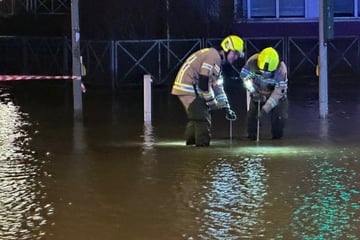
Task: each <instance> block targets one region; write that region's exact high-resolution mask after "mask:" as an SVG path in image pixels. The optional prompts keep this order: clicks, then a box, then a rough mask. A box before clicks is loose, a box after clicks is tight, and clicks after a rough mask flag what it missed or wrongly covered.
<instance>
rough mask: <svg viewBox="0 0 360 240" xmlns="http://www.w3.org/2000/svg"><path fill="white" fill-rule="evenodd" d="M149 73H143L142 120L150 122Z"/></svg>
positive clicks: (150, 80)
mask: <svg viewBox="0 0 360 240" xmlns="http://www.w3.org/2000/svg"><path fill="white" fill-rule="evenodd" d="M151 82H152V79H151V75H144V122H151Z"/></svg>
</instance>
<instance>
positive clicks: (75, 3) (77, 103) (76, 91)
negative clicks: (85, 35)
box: [71, 0, 82, 118]
mask: <svg viewBox="0 0 360 240" xmlns="http://www.w3.org/2000/svg"><path fill="white" fill-rule="evenodd" d="M71 26H72V68H73V75H74V76H79V77H80V79H78V80H73V101H74V116H75V118H82V95H81V94H82V89H81V64H80V26H79V0H72V1H71Z"/></svg>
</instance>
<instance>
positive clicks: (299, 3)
mask: <svg viewBox="0 0 360 240" xmlns="http://www.w3.org/2000/svg"><path fill="white" fill-rule="evenodd" d="M247 2H248V6H250V14H249V15H250V16H249V17H250V18H279V17H305V0H247Z"/></svg>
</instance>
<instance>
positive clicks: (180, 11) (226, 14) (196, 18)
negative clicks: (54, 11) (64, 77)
mask: <svg viewBox="0 0 360 240" xmlns="http://www.w3.org/2000/svg"><path fill="white" fill-rule="evenodd" d="M169 2H170V11H169V12H167V11H166V5H165V4H166V0H137V1H136V0H135V1H123V0H120V1H115V0H103V1H98V0H86V1H84V0H80V1H79V9H80V10H79V11H80V30H81V37H82V38H83V39H90V40H92V39H98V40H109V39H115V40H117V39H152V38H155V39H156V38H166V29H167V27H166V23H167V22H169V25H170V36H171V37H172V38H191V37H218V36H222V35H224V34H228V33H230V31H231V28H232V21H233V6H232V4H233V2H232V1H220V4H221V5H220V6H218V5H216V3H217V2H218V1H216V0H214V2H212V1H211V0H197V1H193V0H179V1H174V0H169ZM225 2H226V3H225ZM195 3H196V5H195ZM211 4H215V6H217V7H218V8H217V9H220V11H218V16H214V15H213V14H212V13H213V12H214V8H212V9H211ZM211 12H212V13H211ZM0 25H1V26H2V27H1V35H24V36H34V35H35V36H70V35H71V17H70V12H69V13H68V14H66V15H32V14H28V13H25V12H18V13H17V15H15V16H10V17H0Z"/></svg>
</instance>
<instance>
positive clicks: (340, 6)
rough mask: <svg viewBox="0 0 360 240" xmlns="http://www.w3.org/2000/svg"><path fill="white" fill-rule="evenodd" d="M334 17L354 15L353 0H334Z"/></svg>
mask: <svg viewBox="0 0 360 240" xmlns="http://www.w3.org/2000/svg"><path fill="white" fill-rule="evenodd" d="M334 17H354V0H334Z"/></svg>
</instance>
